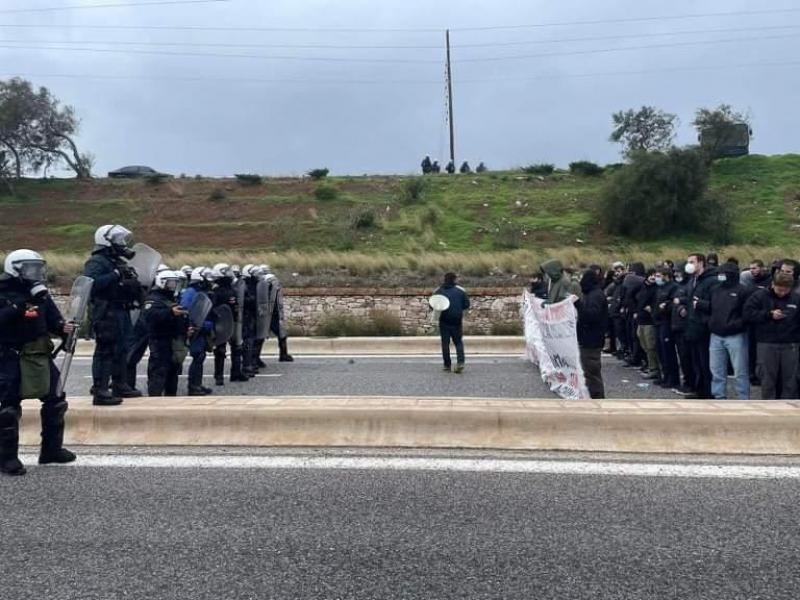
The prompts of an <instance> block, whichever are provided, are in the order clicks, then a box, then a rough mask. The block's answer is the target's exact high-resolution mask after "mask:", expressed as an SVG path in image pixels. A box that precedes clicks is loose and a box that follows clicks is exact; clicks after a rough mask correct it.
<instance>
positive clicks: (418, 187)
mask: <svg viewBox="0 0 800 600" xmlns="http://www.w3.org/2000/svg"><path fill="white" fill-rule="evenodd" d="M427 187H428V182H427V181H425V179H424V178H422V177H410V178H409V179H406V180H405V181H403V198H402V200H403V202H404V203H405V204H417V203H418V202H421V201H422V199H423V198H424V196H425V190H426V189H427Z"/></svg>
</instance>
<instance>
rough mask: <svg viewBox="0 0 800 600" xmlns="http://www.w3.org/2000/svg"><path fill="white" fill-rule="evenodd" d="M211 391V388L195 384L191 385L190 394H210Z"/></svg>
mask: <svg viewBox="0 0 800 600" xmlns="http://www.w3.org/2000/svg"><path fill="white" fill-rule="evenodd" d="M206 390H208V391H206ZM210 393H211V390H210V389H209V388H204V387H203V386H195V385H190V386H189V395H190V396H208V395H209V394H210Z"/></svg>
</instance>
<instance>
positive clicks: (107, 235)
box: [94, 225, 133, 248]
mask: <svg viewBox="0 0 800 600" xmlns="http://www.w3.org/2000/svg"><path fill="white" fill-rule="evenodd" d="M94 243H95V245H96V246H104V247H106V248H110V247H112V246H116V247H118V248H131V247H132V246H133V233H131V231H130V230H129V229H126V228H125V227H123V226H122V225H103V226H102V227H99V228H98V229H97V231H95V232H94Z"/></svg>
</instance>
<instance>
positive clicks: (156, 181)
mask: <svg viewBox="0 0 800 600" xmlns="http://www.w3.org/2000/svg"><path fill="white" fill-rule="evenodd" d="M167 179H168V177H167V175H163V174H161V173H156V174H155V175H148V176H147V177H145V178H144V180H145V182H147V183H148V184H149V185H160V184H162V183H164V182H165V181H166V180H167Z"/></svg>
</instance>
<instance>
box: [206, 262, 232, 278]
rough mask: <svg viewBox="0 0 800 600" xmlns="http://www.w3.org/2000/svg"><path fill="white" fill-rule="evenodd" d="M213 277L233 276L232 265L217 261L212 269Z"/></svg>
mask: <svg viewBox="0 0 800 600" xmlns="http://www.w3.org/2000/svg"><path fill="white" fill-rule="evenodd" d="M211 277H212V279H223V278H225V277H233V272H232V271H231V266H230V265H229V264H228V263H217V264H215V265H214V268H213V269H211Z"/></svg>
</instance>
